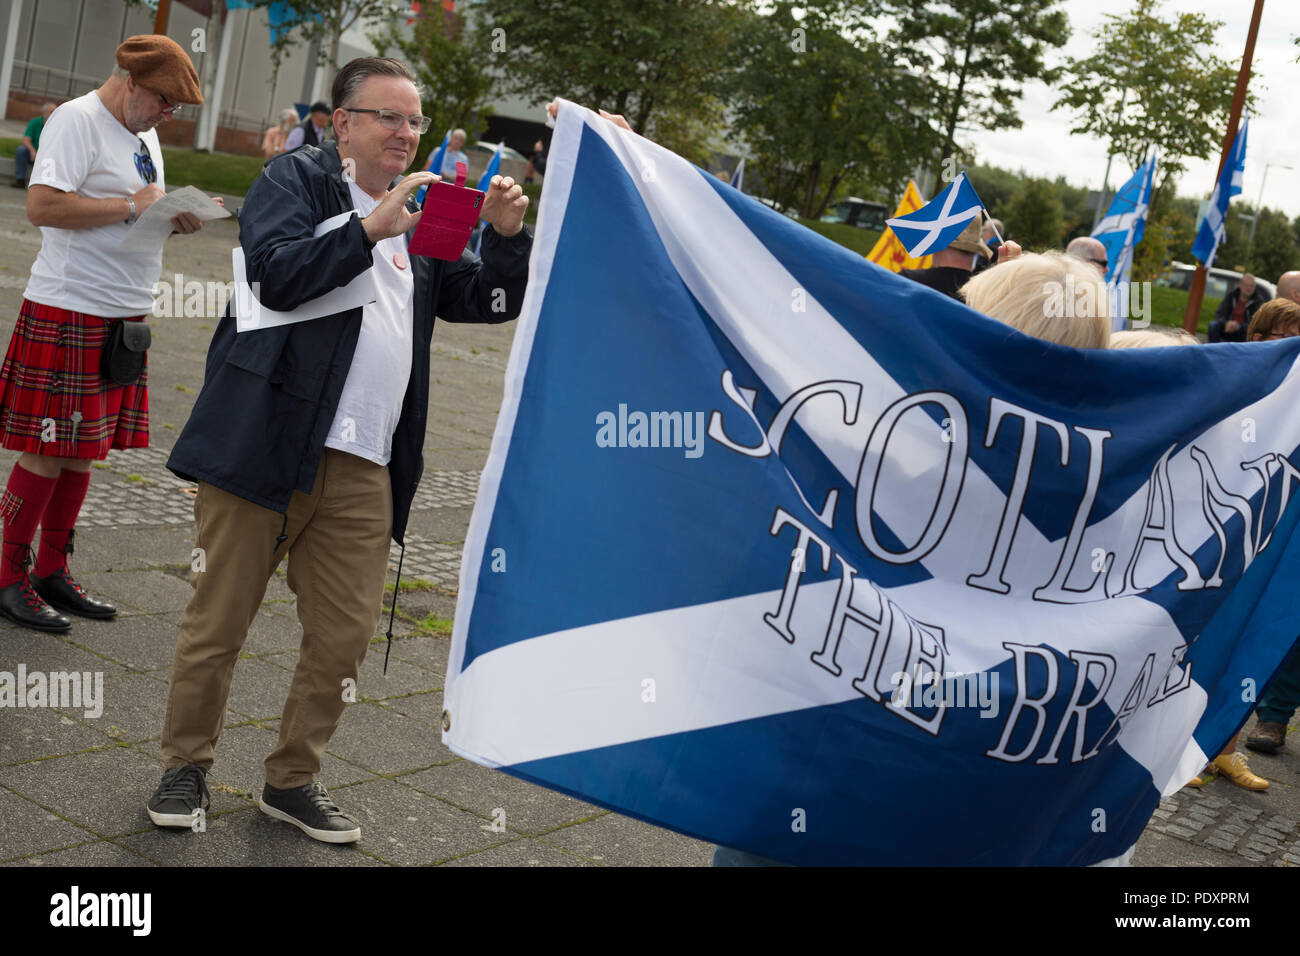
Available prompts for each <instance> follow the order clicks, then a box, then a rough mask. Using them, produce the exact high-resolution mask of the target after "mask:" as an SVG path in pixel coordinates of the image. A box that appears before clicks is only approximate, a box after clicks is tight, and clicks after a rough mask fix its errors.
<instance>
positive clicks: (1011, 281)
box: [961, 252, 1110, 349]
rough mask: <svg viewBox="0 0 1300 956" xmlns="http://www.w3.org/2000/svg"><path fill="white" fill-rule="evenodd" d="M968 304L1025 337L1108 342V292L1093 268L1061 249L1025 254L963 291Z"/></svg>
mask: <svg viewBox="0 0 1300 956" xmlns="http://www.w3.org/2000/svg"><path fill="white" fill-rule="evenodd" d="M961 293H962V296H963V298H965V300H966V304H967V305H969V306H970V307H971V308H972V309H976V310H978V311H980V312H983V313H984V314H985V315H987V316H989V317H990V318H994V319H997V320H998V321H999V322H1005V323H1006V324H1007V325H1009V326H1011V327H1012V328H1016V329H1019V330H1020V331H1021V332H1024V333H1025V334H1026V335H1032V336H1034V337H1035V338H1040V339H1045V340H1046V341H1048V342H1055V343H1057V344H1058V345H1069V346H1071V347H1073V348H1077V349H1104V348H1106V347H1107V345H1108V343H1109V340H1110V296H1109V294H1108V291H1107V289H1106V282H1105V280H1104V279H1102V278H1101V277H1100V276H1099V275H1098V273H1097V267H1096V266H1094V265H1092V263H1089V262H1084V261H1083V260H1082V259H1076V258H1074V257H1073V256H1067V255H1065V254H1064V253H1060V252H1045V253H1042V254H1035V253H1032V252H1029V253H1025V254H1024V255H1021V256H1019V257H1017V258H1015V259H1012V260H1011V261H1010V262H1004V263H1001V264H1000V265H996V266H994V267H993V268H991V269H988V270H987V271H985V272H982V273H980V274H979V275H977V276H975V278H973V279H971V280H970V281H969V282H967V283H966V285H964V286H963V287H962V289H961Z"/></svg>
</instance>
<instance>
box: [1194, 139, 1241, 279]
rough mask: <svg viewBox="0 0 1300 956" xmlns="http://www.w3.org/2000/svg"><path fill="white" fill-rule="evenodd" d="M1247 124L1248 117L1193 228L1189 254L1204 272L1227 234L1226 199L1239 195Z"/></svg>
mask: <svg viewBox="0 0 1300 956" xmlns="http://www.w3.org/2000/svg"><path fill="white" fill-rule="evenodd" d="M1249 123H1250V117H1249V116H1247V117H1246V118H1245V119H1244V120H1242V123H1241V129H1240V130H1238V131H1237V138H1236V139H1235V140H1234V141H1233V143H1232V151H1231V152H1229V153H1228V161H1227V162H1225V163H1224V164H1223V170H1222V172H1220V173H1219V181H1218V182H1217V183H1215V184H1214V192H1213V194H1211V196H1210V204H1209V206H1208V207H1207V208H1206V210H1205V218H1204V219H1202V220H1201V223H1200V226H1199V228H1198V229H1197V232H1196V242H1195V243H1193V244H1192V255H1194V256H1196V258H1197V259H1199V260H1200V261H1201V262H1203V263H1204V264H1205V268H1207V269H1209V268H1210V267H1212V266H1213V265H1214V259H1215V257H1216V256H1217V255H1218V253H1219V243H1221V242H1223V236H1224V233H1225V232H1226V231H1227V225H1226V220H1227V218H1228V200H1230V199H1231V198H1232V197H1233V196H1237V195H1240V193H1241V183H1242V179H1243V177H1244V176H1245V171H1246V127H1247V126H1248V125H1249Z"/></svg>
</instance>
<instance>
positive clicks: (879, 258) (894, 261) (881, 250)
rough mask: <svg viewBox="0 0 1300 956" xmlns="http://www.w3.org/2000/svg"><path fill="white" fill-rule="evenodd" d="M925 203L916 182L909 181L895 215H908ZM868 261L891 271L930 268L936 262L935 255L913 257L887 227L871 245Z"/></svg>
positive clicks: (896, 216)
mask: <svg viewBox="0 0 1300 956" xmlns="http://www.w3.org/2000/svg"><path fill="white" fill-rule="evenodd" d="M924 205H925V200H923V199H922V198H921V194H920V192H918V191H917V188H916V183H915V182H913V181H912V180H910V179H909V180H908V181H907V189H905V190H904V191H903V198H902V200H901V201H900V202H899V204H898V208H897V209H896V210H894V217H895V218H898V217H900V216H906V215H907V214H908V213H910V212H916V210H918V209H920V208H921V207H922V206H924ZM867 261H869V262H874V263H875V264H876V265H878V266H884V267H885V268H886V269H888V270H889V271H890V272H902V271H903V270H904V269H928V268H930V266H931V265H932V264H933V262H934V257H933V256H922V257H921V258H919V259H913V258H912V257H911V256H909V255H908V254H907V249H906V247H904V245H903V244H902V243H901V242H899V241H898V236H896V235H894V230H893V229H891V228H889V226H886V227H885V231H884V232H882V233H881V234H880V238H879V239H877V240H876V244H875V245H874V246H872V247H871V251H870V252H868V253H867Z"/></svg>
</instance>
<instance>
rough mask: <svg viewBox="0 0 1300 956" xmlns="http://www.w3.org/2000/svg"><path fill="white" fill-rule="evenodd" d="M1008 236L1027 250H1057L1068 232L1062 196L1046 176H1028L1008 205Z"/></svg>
mask: <svg viewBox="0 0 1300 956" xmlns="http://www.w3.org/2000/svg"><path fill="white" fill-rule="evenodd" d="M1006 225H1007V235H1009V236H1010V237H1011V238H1013V239H1015V241H1016V242H1018V243H1020V244H1021V245H1022V246H1024V247H1025V249H1026V250H1027V251H1034V252H1038V251H1041V250H1044V249H1058V248H1060V247H1061V239H1062V236H1063V234H1064V231H1065V222H1064V218H1063V211H1062V205H1061V198H1060V196H1059V195H1057V191H1056V186H1055V185H1054V184H1053V183H1052V182H1051V181H1050V180H1046V179H1027V180H1025V181H1024V183H1023V184H1022V185H1021V187H1020V189H1019V190H1017V191H1016V194H1015V196H1013V197H1012V199H1011V202H1010V204H1009V205H1008V207H1007V217H1006Z"/></svg>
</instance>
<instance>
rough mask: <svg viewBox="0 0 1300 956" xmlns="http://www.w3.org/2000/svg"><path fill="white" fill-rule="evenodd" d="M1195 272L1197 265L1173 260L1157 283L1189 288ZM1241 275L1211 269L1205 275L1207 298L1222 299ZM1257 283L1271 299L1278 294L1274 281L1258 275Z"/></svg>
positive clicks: (1168, 286) (1175, 287)
mask: <svg viewBox="0 0 1300 956" xmlns="http://www.w3.org/2000/svg"><path fill="white" fill-rule="evenodd" d="M1195 274H1196V266H1195V265H1188V264H1187V263H1185V262H1171V263H1169V266H1168V267H1167V268H1166V269H1165V271H1164V272H1162V273H1161V274H1160V278H1158V279H1156V285H1158V286H1164V287H1166V288H1169V289H1183V290H1189V289H1191V287H1192V276H1194V275H1195ZM1241 275H1242V274H1241V273H1240V272H1233V271H1232V270H1231V269H1218V268H1214V269H1211V270H1210V274H1209V275H1207V276H1206V277H1205V298H1207V299H1222V298H1223V297H1224V296H1226V295H1227V294H1228V293H1229V292H1231V291H1232V290H1233V289H1235V288H1236V287H1237V283H1238V282H1240V281H1241ZM1255 284H1256V285H1258V286H1259V287H1260V288H1261V289H1263V290H1264V291H1265V292H1267V293H1268V297H1269V298H1270V299H1271V298H1273V297H1274V296H1276V295H1277V287H1276V286H1274V285H1273V283H1271V282H1268V281H1266V280H1264V279H1261V278H1260V277H1259V276H1256V277H1255Z"/></svg>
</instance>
